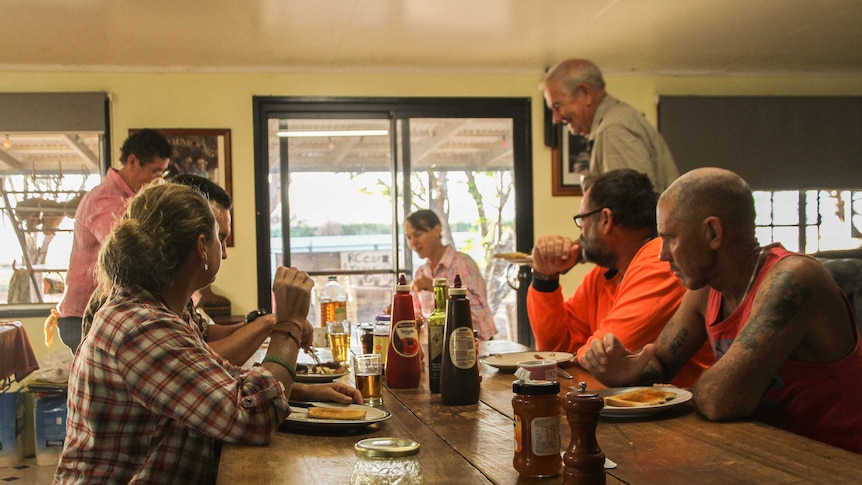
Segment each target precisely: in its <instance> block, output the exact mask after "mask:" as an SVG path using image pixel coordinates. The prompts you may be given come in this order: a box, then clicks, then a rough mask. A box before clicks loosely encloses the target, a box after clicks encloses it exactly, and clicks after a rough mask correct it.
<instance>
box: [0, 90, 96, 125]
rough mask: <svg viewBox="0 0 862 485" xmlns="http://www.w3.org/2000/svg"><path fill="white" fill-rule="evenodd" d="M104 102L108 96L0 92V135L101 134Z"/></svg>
mask: <svg viewBox="0 0 862 485" xmlns="http://www.w3.org/2000/svg"><path fill="white" fill-rule="evenodd" d="M107 99H108V93H0V133H2V132H14V131H19V132H78V133H81V132H98V133H103V132H106V131H107V126H106V123H107V115H106V112H107V111H106V109H105V106H106V101H107Z"/></svg>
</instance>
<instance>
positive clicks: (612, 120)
mask: <svg viewBox="0 0 862 485" xmlns="http://www.w3.org/2000/svg"><path fill="white" fill-rule="evenodd" d="M542 88H543V91H544V96H545V102H546V103H547V105H548V108H549V109H550V110H551V111H552V112H553V117H554V123H563V124H565V125H566V126H568V127H569V131H570V132H571V133H572V134H573V135H584V136H586V137H587V139H588V140H589V141H590V144H591V145H592V149H591V150H590V165H589V171H588V172H587V173H581V175H582V176H586V175H589V174H592V175H600V174H603V173H605V172H609V171H611V170H614V169H619V168H631V169H634V170H637V171H638V172H641V173H645V174H647V176H648V177H649V178H650V180H651V181H652V183H653V185H654V186H655V189H656V192H658V193H661V192H662V191H663V190H664V189H665V188H667V186H668V184H670V183H671V182H672V181H673V180H674V179H676V178H677V176H679V170H678V169H677V167H676V163H675V162H674V160H673V156H671V153H670V149H669V148H668V147H667V143H665V141H664V138H662V136H661V135H660V134H659V133H658V131H656V129H655V128H653V126H652V125H651V124H649V122H648V121H647V120H646V118H644V116H643V115H642V114H641V113H638V112H637V111H636V110H635V109H634V108H632V107H631V106H629V105H628V104H626V103H623V102H622V101H620V100H618V99H616V98H614V97H613V96H611V95H609V94H608V93H607V91H606V90H605V80H604V78H603V77H602V71H601V70H599V68H598V66H596V65H595V64H593V63H592V62H590V61H588V60H586V59H567V60H565V61H562V62H560V63H559V64H557V65H555V66H554V67H552V68H551V69H549V70H548V72H547V74H546V75H545V79H544V81H543V83H542Z"/></svg>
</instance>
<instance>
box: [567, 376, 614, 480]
mask: <svg viewBox="0 0 862 485" xmlns="http://www.w3.org/2000/svg"><path fill="white" fill-rule="evenodd" d="M604 406H605V402H604V400H603V399H602V398H601V397H599V395H598V394H596V393H593V392H587V383H586V382H581V383H579V384H578V391H577V392H575V391H569V392H568V393H566V398H565V400H564V401H563V409H565V410H566V420H568V422H569V428H570V429H571V435H572V441H571V443H569V447H568V448H567V449H566V451H565V453H563V483H564V484H565V485H605V483H606V477H605V454H604V453H602V450H601V448H599V444H598V442H597V441H596V427H597V426H598V424H599V413H600V412H601V411H602V408H604Z"/></svg>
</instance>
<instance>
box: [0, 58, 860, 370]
mask: <svg viewBox="0 0 862 485" xmlns="http://www.w3.org/2000/svg"><path fill="white" fill-rule="evenodd" d="M540 79H541V74H540V73H536V74H535V75H518V74H513V75H502V74H438V75H433V74H427V73H410V74H403V73H400V74H399V73H380V74H368V73H313V72H308V73H300V72H295V73H273V74H267V73H241V74H237V73H146V72H95V73H86V72H0V92H33V91H42V92H60V91H67V92H68V91H106V92H109V93H111V95H112V129H113V133H114V135H113V139H112V140H111V144H112V153H114V154H118V153H119V147H120V144H121V143H122V142H123V140H124V139H125V137H126V136H127V134H128V130H129V128H144V127H153V128H229V129H230V130H231V137H232V144H233V153H232V159H233V166H232V171H233V181H232V184H233V195H234V199H235V208H234V217H235V221H234V231H235V236H234V241H235V246H234V247H233V248H230V249H229V252H228V254H229V258H228V260H227V261H225V262H224V264H223V265H222V269H221V271H220V273H219V276H218V280H217V281H216V283H215V285H214V286H215V290H216V292H218V293H220V294H223V295H225V296H227V297H228V298H230V299H231V301H232V304H233V312H234V313H236V314H240V313H245V312H247V311H249V310H251V309H253V308H254V307H255V306H256V300H257V297H256V294H255V290H254V288H255V285H256V274H255V271H254V270H253V268H255V265H256V259H255V250H256V249H255V248H256V242H255V236H254V235H255V227H254V198H253V191H254V181H253V170H252V166H253V165H252V164H253V151H254V150H253V140H252V136H253V133H252V128H253V127H252V96H255V95H262V96H263V95H272V96H381V97H394V96H422V97H433V96H453V97H454V96H458V97H491V96H493V97H519V98H525V97H529V98H532V103H533V105H532V107H533V112H532V116H533V126H532V133H533V167H534V169H533V183H534V208H533V212H534V218H535V228H534V230H535V234H536V236H537V237H538V236H540V235H543V234H550V233H554V232H557V231H559V230H560V229H559V228H567V229H566V231H567V232H569V233H570V234H572V235H575V233H576V229H575V227H574V224H573V223H572V222H571V216H572V214H574V213H575V212H576V211H577V208H578V204H579V199H578V198H577V197H552V196H551V195H550V187H551V166H550V150H549V149H547V148H546V147H545V146H544V144H543V141H542V140H543V128H542V103H543V101H542V98H541V93H540V92H539V89H538V83H539V81H540ZM606 80H607V84H608V90H609V91H610V92H611V93H612V94H613V95H615V96H617V97H618V98H620V99H622V100H624V101H627V102H629V103H630V104H632V105H633V106H634V107H635V108H637V109H638V110H641V111H643V112H644V113H645V114H646V115H647V117H648V118H649V119H650V120H651V121H652V122H653V123H655V120H656V116H655V114H656V111H655V102H656V99H657V96H658V94H678V95H682V94H699V95H709V94H714V95H719V94H721V95H862V76H857V77H852V76H847V77H834V76H796V77H794V76H727V77H636V76H628V75H617V76H614V75H608V76H607V79H606ZM740 122H741V123H742V122H744V120H740ZM307 202H308V203H309V204H313V203H315V201H313V200H309V201H307ZM583 274H584V271H572V272H571V273H570V274H568V275H566V276H565V277H564V278H563V286H564V292H565V293H566V294H568V293H570V292H571V291H573V289H574V288H575V286H576V285H577V283H578V281H579V280H580V278H581V277H582V276H583ZM21 320H22V321H23V322H24V323H25V325H26V328H27V330H28V334H29V335H30V339H31V341H32V343H33V345H34V350H35V351H36V353H37V355H38V356H43V355H45V354H46V353H47V352H49V349H47V348H46V347H45V346H44V343H42V340H43V339H42V333H41V325H42V319H41V318H28V319H21ZM59 345H62V344H60V343H55V344H54V349H56V348H57V347H58V346H59Z"/></svg>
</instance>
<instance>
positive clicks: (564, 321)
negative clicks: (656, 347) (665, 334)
mask: <svg viewBox="0 0 862 485" xmlns="http://www.w3.org/2000/svg"><path fill="white" fill-rule="evenodd" d="M660 250H661V240H659V239H658V238H656V239H653V240H652V241H650V242H648V243H646V244H644V245H643V247H641V249H640V251H638V253H637V254H636V255H635V257H634V258H633V259H632V262H631V263H630V264H629V267H628V269H627V270H626V274H625V277H624V278H623V277H622V276H621V275H620V274H619V273H611V272H609V271H608V269H607V268H602V267H598V266H597V267H595V268H593V269H592V271H590V272H589V273H588V274H587V275H586V277H584V280H583V281H582V282H581V285H580V286H579V287H578V289H577V290H575V293H574V294H573V295H572V296H571V297H570V298H569V299H568V300H563V291H562V289H561V288H560V287H559V286H557V288H556V289H555V290H554V291H550V292H544V291H539V290H537V289H536V288H535V287H534V286H533V285H530V288H529V290H528V293H527V313H528V315H529V317H530V325H531V326H532V328H533V335H534V336H535V337H536V348H537V349H539V350H559V351H563V352H573V353H576V354H577V356H578V358H580V357H581V356H582V355H583V354H584V353H585V352H586V351H587V348H588V347H589V345H590V344H591V343H592V340H593V339H596V338H598V339H601V338H603V337H604V336H605V334H608V333H612V334H614V335H616V336H617V338H619V339H620V341H621V342H622V343H623V344H624V345H625V346H626V348H629V349H632V350H637V349H640V348H642V347H643V346H644V345H646V344H648V343H651V342H655V341H656V339H658V336H659V334H660V333H661V331H662V329H664V326H665V324H666V323H667V322H668V321H669V320H670V318H671V316H673V314H674V313H675V312H676V309H677V307H679V304H680V302H681V301H682V297H683V295H684V294H685V291H686V290H685V287H683V286H682V284H681V283H680V281H679V279H678V278H677V277H676V276H675V275H674V274H673V272H672V271H671V270H670V265H669V264H668V263H667V262H665V261H661V260H659V256H658V255H659V251H660ZM713 362H714V357H713V355H712V350H711V349H710V347H709V345H708V343H706V344H704V346H703V348H701V350H700V351H699V352H698V353H697V355H695V357H694V358H693V359H692V360H691V361H689V362H688V363H687V364H686V365H685V366H684V367H683V368H682V369H681V370H680V372H679V373H678V374H677V375H676V377H675V378H674V379H673V380H672V381H671V383H672V384H675V385H677V386H681V387H687V386H691V385H692V384H694V382H695V381H696V380H697V378H698V376H700V373H701V372H702V371H703V370H704V369H706V368H707V367H709V366H710V365H711V364H712V363H713Z"/></svg>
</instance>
